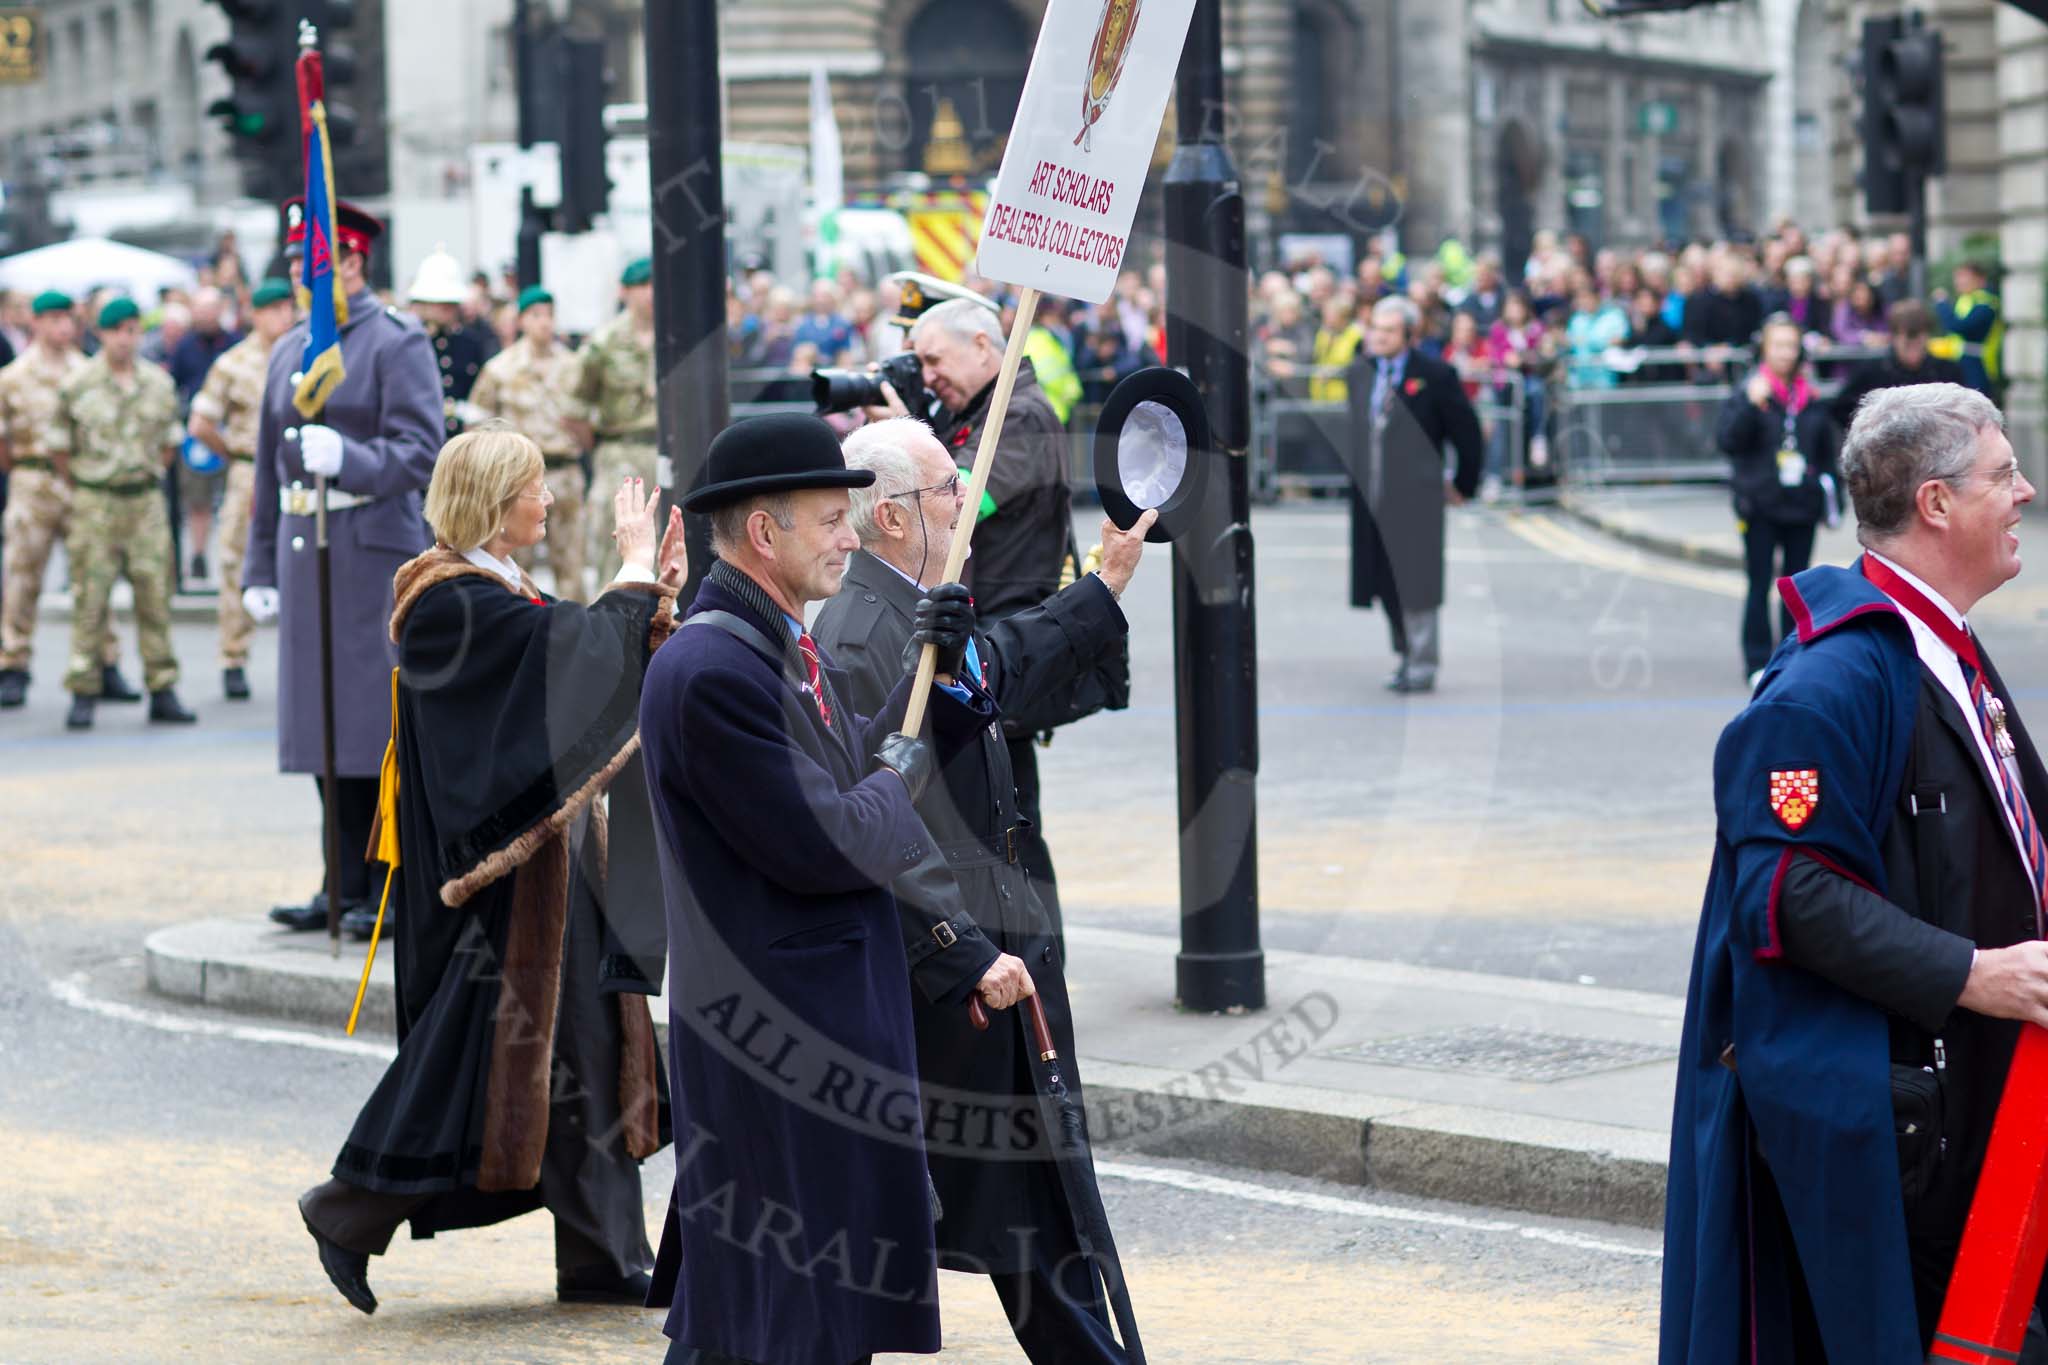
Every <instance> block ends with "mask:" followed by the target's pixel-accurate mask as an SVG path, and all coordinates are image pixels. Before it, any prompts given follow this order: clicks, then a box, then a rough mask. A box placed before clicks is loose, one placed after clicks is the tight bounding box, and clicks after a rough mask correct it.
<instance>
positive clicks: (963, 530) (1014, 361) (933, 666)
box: [903, 288, 1038, 735]
mask: <svg viewBox="0 0 2048 1365" xmlns="http://www.w3.org/2000/svg"><path fill="white" fill-rule="evenodd" d="M1037 315H1038V291H1037V290H1036V289H1031V288H1026V289H1025V290H1024V292H1023V293H1021V294H1019V295H1018V296H1017V320H1016V321H1015V322H1013V323H1011V324H1010V344H1009V345H1008V346H1007V347H1005V348H1004V350H1003V368H1002V370H1001V371H1000V372H998V373H997V375H996V391H995V393H994V394H993V395H991V396H990V398H989V400H988V424H987V425H986V426H984V427H983V428H982V429H981V445H980V447H979V448H978V449H977V450H976V451H975V452H974V473H973V475H972V477H970V478H969V479H968V480H967V502H966V505H965V507H963V508H962V510H961V513H960V524H959V525H958V526H955V527H954V528H953V545H952V548H951V549H949V550H948V551H947V552H946V571H945V573H944V574H942V575H941V576H940V578H939V581H940V582H941V583H954V582H958V581H959V578H960V572H961V570H963V569H965V568H966V567H967V547H968V544H969V543H970V542H971V541H972V540H973V539H974V523H975V522H976V521H977V520H978V519H979V513H980V511H981V497H982V494H983V493H984V492H986V491H987V489H988V476H989V471H990V470H991V469H993V468H994V467H995V462H996V442H997V441H999V440H1001V439H1002V435H1003V415H1004V414H1005V413H1006V412H1008V411H1009V408H1010V391H1011V390H1012V389H1014V388H1016V386H1017V366H1018V365H1019V364H1020V363H1021V362H1022V361H1023V359H1024V339H1025V338H1026V337H1028V336H1029V335H1030V334H1031V320H1032V319H1033V318H1035V317H1036V316H1037ZM938 671H939V651H938V647H937V646H936V645H926V646H925V647H924V649H923V650H921V651H920V652H919V654H918V658H917V681H916V682H915V683H913V684H911V688H910V705H909V706H908V707H907V708H906V709H905V710H904V712H903V733H904V734H906V735H914V734H916V733H917V732H918V731H919V730H920V729H922V728H923V727H924V712H925V705H926V703H928V702H929V701H930V700H931V692H932V679H933V678H935V677H937V676H938Z"/></svg>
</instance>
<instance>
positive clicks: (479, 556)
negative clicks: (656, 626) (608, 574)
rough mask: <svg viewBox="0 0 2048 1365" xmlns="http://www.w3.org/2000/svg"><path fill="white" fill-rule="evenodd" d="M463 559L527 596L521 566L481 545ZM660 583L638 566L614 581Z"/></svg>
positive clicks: (629, 566) (628, 567)
mask: <svg viewBox="0 0 2048 1365" xmlns="http://www.w3.org/2000/svg"><path fill="white" fill-rule="evenodd" d="M462 557H463V558H464V559H466V560H468V561H469V562H470V563H472V564H474V565H476V566H477V567H478V568H479V569H483V570H485V571H487V572H489V573H494V574H496V575H497V576H498V577H500V578H502V579H504V580H505V585H506V586H507V587H509V588H511V589H512V591H514V592H516V593H518V594H519V595H520V596H522V597H523V596H525V595H526V575H524V574H523V573H521V572H520V571H519V566H518V565H517V564H514V563H513V562H512V561H511V560H509V559H500V558H498V557H497V556H496V555H494V554H492V553H491V552H490V551H489V550H486V549H485V548H484V547H483V546H481V545H479V546H477V547H476V548H475V549H474V550H464V551H463V552H462ZM659 581H660V580H658V579H657V578H655V576H654V575H653V574H652V573H650V572H649V571H648V570H646V569H643V568H641V567H640V566H639V565H638V564H626V565H622V566H621V567H620V569H619V573H618V577H616V578H614V579H612V582H614V583H655V582H659Z"/></svg>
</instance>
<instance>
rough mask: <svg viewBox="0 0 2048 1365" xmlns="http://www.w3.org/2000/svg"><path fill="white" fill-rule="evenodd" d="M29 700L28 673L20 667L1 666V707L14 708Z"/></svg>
mask: <svg viewBox="0 0 2048 1365" xmlns="http://www.w3.org/2000/svg"><path fill="white" fill-rule="evenodd" d="M27 700H28V674H27V673H25V672H23V671H22V670H21V669H19V668H0V707H8V708H10V709H11V708H13V707H16V706H20V705H21V704H22V703H23V702H26V701H27Z"/></svg>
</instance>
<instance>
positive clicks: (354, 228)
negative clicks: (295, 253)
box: [279, 194, 384, 254]
mask: <svg viewBox="0 0 2048 1365" xmlns="http://www.w3.org/2000/svg"><path fill="white" fill-rule="evenodd" d="M279 207H280V208H281V209H283V210H284V225H285V231H284V244H285V245H286V246H287V247H294V246H300V245H302V244H303V243H304V242H305V240H306V196H304V195H303V194H295V195H293V196H292V197H291V198H289V199H287V200H285V201H284V203H283V204H281V205H279ZM334 235H335V236H336V237H338V238H340V239H341V247H342V250H344V251H354V252H358V253H362V254H368V252H369V250H370V246H371V244H372V243H374V242H375V241H376V240H377V239H378V238H379V237H382V236H383V235H384V224H383V223H382V222H380V221H378V219H376V218H375V217H374V216H372V215H370V214H367V213H365V212H363V211H362V210H361V209H359V208H357V207H356V206H355V205H354V204H351V203H349V202H348V201H347V200H346V199H340V200H336V201H335V205H334Z"/></svg>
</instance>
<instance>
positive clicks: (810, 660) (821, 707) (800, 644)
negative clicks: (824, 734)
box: [796, 631, 832, 730]
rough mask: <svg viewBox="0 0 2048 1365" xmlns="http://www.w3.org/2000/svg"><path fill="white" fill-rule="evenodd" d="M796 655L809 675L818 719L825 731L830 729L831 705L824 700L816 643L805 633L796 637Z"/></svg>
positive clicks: (823, 684) (823, 683)
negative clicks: (801, 660)
mask: <svg viewBox="0 0 2048 1365" xmlns="http://www.w3.org/2000/svg"><path fill="white" fill-rule="evenodd" d="M796 649H797V653H799V654H801V655H803V656H804V668H805V669H806V670H808V671H809V673H810V675H811V684H810V686H811V696H812V698H813V699H814V700H816V701H817V703H818V718H819V719H820V720H822V721H824V722H825V728H826V729H827V730H829V729H831V728H832V704H831V703H830V702H828V701H826V700H825V681H824V678H823V677H822V676H821V675H820V674H819V672H818V642H817V641H816V640H813V639H812V638H811V635H810V632H809V631H805V632H804V633H803V634H801V635H799V636H797V637H796Z"/></svg>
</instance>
